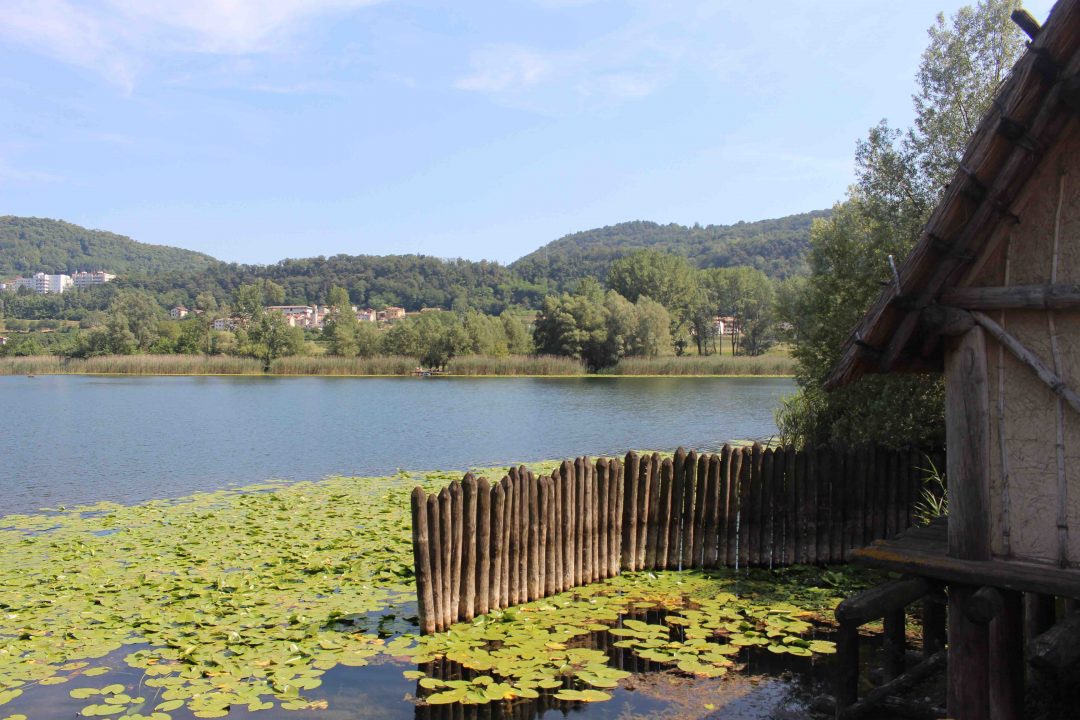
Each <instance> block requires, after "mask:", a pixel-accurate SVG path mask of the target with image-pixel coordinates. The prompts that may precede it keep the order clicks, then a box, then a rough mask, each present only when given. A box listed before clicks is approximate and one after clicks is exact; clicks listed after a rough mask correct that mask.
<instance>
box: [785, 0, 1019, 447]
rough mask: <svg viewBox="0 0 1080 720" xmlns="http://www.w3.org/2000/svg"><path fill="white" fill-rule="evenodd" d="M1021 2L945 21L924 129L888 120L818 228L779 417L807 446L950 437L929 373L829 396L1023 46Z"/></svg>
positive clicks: (936, 31)
mask: <svg viewBox="0 0 1080 720" xmlns="http://www.w3.org/2000/svg"><path fill="white" fill-rule="evenodd" d="M1016 6H1017V3H1015V2H1011V1H1009V0H983V1H982V2H980V3H979V4H978V5H976V6H975V7H974V8H972V7H965V8H963V9H961V10H960V11H959V12H958V13H957V14H956V15H955V16H954V17H953V18H952V21H951V25H949V24H947V23H946V22H945V19H944V17H943V16H939V17H938V19H937V22H936V24H935V25H934V27H932V28H931V29H930V44H929V45H928V47H927V49H926V51H925V52H924V53H923V57H922V63H921V65H920V68H919V73H918V82H919V91H918V93H917V94H916V95H915V97H914V102H915V111H916V119H915V126H914V127H913V128H911V129H910V130H908V132H907V133H901V132H899V131H896V130H892V129H890V128H889V127H888V125H887V124H886V123H884V122H882V123H881V124H879V125H878V126H876V127H874V128H872V129H871V131H870V133H869V134H868V136H867V139H866V140H864V141H862V142H860V143H859V145H858V148H857V153H856V169H857V181H856V184H855V185H854V186H853V187H852V188H851V190H850V191H849V193H848V199H847V200H846V201H845V202H843V203H841V204H840V205H838V206H837V207H836V208H834V210H833V214H832V216H831V217H830V218H829V219H827V220H818V221H816V222H815V224H814V226H813V227H812V229H811V233H810V253H809V258H808V261H809V264H810V276H809V277H808V278H807V280H806V284H805V287H804V289H803V291H802V293H801V295H800V296H799V298H798V300H797V301H796V302H794V303H790V298H788V299H786V300H785V303H786V304H787V305H788V307H787V309H786V310H785V313H787V315H788V317H789V319H790V321H791V322H792V323H793V324H794V326H795V328H796V337H797V340H798V342H797V345H796V347H795V350H794V355H795V357H796V359H797V360H798V363H799V365H798V370H797V380H798V383H799V393H798V394H797V395H796V396H795V397H794V398H792V399H791V400H789V401H788V402H787V403H786V404H785V406H784V408H783V409H782V410H781V411H780V412H779V413H778V414H777V422H778V425H779V427H780V429H781V432H782V434H784V435H786V436H787V437H788V438H789V439H791V440H794V441H799V442H806V441H809V442H815V443H822V442H843V443H858V442H865V441H870V440H873V441H876V442H884V443H889V444H892V445H904V444H907V443H922V442H941V441H943V440H944V403H943V391H942V386H941V381H940V379H939V378H937V377H932V376H881V377H867V378H863V379H862V380H860V381H858V382H856V383H854V384H852V385H850V386H848V387H845V388H841V389H839V390H836V391H833V392H832V393H825V392H824V391H823V389H822V385H823V383H824V380H825V378H826V377H827V376H828V373H829V371H830V370H831V368H832V367H833V365H834V364H835V363H836V362H837V360H838V359H839V353H840V350H841V348H842V347H843V345H844V342H845V341H846V340H847V338H848V335H849V334H850V332H851V330H852V328H853V327H854V326H855V324H856V323H857V322H858V321H859V319H860V318H861V316H862V315H863V313H864V312H865V311H866V309H867V308H868V307H869V306H870V305H871V304H872V303H873V302H874V300H875V298H876V297H877V296H878V294H879V292H880V291H881V287H882V285H883V284H886V283H888V282H891V270H890V266H889V263H888V256H889V255H892V256H893V257H894V258H897V259H899V258H902V257H903V256H904V255H906V254H907V252H908V251H909V250H910V249H911V247H912V246H913V244H914V243H915V241H916V240H917V239H918V235H919V232H920V229H921V227H922V226H923V225H924V224H925V222H926V220H927V217H928V215H929V213H930V211H931V210H932V208H933V204H934V202H936V201H937V199H938V198H939V197H940V195H941V192H942V191H943V189H944V187H945V183H947V182H948V180H949V179H951V176H952V174H953V172H954V170H955V168H956V164H957V161H958V160H959V158H960V156H961V155H962V153H963V149H964V146H965V144H966V143H967V141H968V138H969V137H970V134H971V132H972V130H973V129H974V127H975V125H976V124H977V123H978V122H979V120H980V118H981V117H982V115H983V114H984V112H985V110H986V108H987V106H988V104H989V103H990V101H991V98H992V97H993V94H994V92H995V90H996V89H997V87H998V85H999V84H1000V83H1001V81H1002V80H1003V79H1004V75H1005V71H1006V70H1007V68H1009V67H1010V66H1011V65H1012V64H1013V63H1014V62H1015V60H1016V58H1017V56H1018V55H1019V52H1020V50H1021V49H1022V47H1023V38H1022V36H1021V34H1020V31H1019V30H1018V29H1017V28H1016V27H1015V26H1014V25H1013V23H1012V22H1011V21H1010V19H1009V14H1010V13H1011V11H1012V10H1013V9H1014V8H1015V7H1016Z"/></svg>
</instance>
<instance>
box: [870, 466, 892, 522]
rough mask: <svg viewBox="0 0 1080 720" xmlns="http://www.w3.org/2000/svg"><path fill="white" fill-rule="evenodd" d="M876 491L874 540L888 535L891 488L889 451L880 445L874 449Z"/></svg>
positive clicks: (874, 482) (874, 485)
mask: <svg viewBox="0 0 1080 720" xmlns="http://www.w3.org/2000/svg"><path fill="white" fill-rule="evenodd" d="M872 481H873V483H872V487H873V491H874V500H873V503H874V504H873V510H872V513H873V523H874V525H873V527H874V536H873V537H874V540H881V539H882V538H885V537H887V535H886V525H885V505H886V502H887V499H888V489H889V451H888V450H886V449H885V448H883V447H879V448H877V449H876V450H875V451H874V477H873V479H872Z"/></svg>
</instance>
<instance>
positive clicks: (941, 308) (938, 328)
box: [919, 305, 975, 342]
mask: <svg viewBox="0 0 1080 720" xmlns="http://www.w3.org/2000/svg"><path fill="white" fill-rule="evenodd" d="M974 324H975V318H973V317H971V313H969V312H967V311H966V310H961V309H960V308H959V307H950V306H948V305H931V306H930V307H927V308H924V309H923V311H922V315H921V317H920V318H919V331H920V333H921V334H922V335H925V336H926V338H927V340H932V341H934V342H936V341H937V336H939V335H963V334H964V333H966V332H967V331H968V330H970V329H971V328H972V326H973V325H974Z"/></svg>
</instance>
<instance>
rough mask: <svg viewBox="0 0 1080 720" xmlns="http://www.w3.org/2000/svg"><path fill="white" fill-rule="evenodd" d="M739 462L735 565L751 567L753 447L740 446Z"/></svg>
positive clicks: (737, 451)
mask: <svg viewBox="0 0 1080 720" xmlns="http://www.w3.org/2000/svg"><path fill="white" fill-rule="evenodd" d="M734 452H735V454H737V455H738V456H739V457H740V460H739V462H740V463H741V466H740V468H739V516H738V526H739V534H738V538H739V540H738V557H737V559H736V564H735V567H737V568H746V567H750V534H751V527H752V526H753V519H752V518H753V512H754V500H753V496H754V494H755V493H754V484H753V483H754V451H753V449H752V448H738V449H736V450H735V451H734Z"/></svg>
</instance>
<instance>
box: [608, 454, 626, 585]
mask: <svg viewBox="0 0 1080 720" xmlns="http://www.w3.org/2000/svg"><path fill="white" fill-rule="evenodd" d="M609 476H610V477H613V478H614V482H612V484H611V493H612V496H611V512H612V520H613V522H614V526H613V527H614V529H613V531H612V533H611V552H610V557H611V575H618V574H619V571H620V570H621V569H622V567H621V563H620V560H621V559H622V537H623V518H624V517H625V515H624V512H625V508H624V506H623V503H624V501H625V499H626V488H625V487H624V483H625V481H626V478H625V476H624V475H623V467H622V463H620V462H619V460H618V459H613V460H612V461H611V470H610V472H609Z"/></svg>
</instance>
